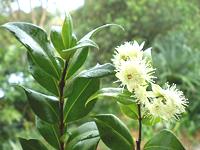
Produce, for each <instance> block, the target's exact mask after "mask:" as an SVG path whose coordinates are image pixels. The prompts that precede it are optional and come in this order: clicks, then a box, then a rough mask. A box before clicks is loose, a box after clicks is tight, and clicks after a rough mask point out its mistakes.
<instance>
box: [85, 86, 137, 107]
mask: <svg viewBox="0 0 200 150" xmlns="http://www.w3.org/2000/svg"><path fill="white" fill-rule="evenodd" d="M131 96H132V94H131V93H130V92H129V91H128V90H126V89H123V88H102V89H100V90H98V91H97V92H96V93H94V94H93V95H91V96H90V97H89V99H88V100H87V102H86V105H87V104H89V103H90V102H92V101H93V100H98V99H97V98H108V99H109V100H115V101H117V102H119V103H121V104H124V105H129V104H133V103H135V100H134V98H133V97H131ZM102 100H103V99H102Z"/></svg>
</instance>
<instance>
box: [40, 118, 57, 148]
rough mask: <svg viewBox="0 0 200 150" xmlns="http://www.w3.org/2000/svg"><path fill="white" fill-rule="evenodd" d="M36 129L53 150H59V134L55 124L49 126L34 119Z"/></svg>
mask: <svg viewBox="0 0 200 150" xmlns="http://www.w3.org/2000/svg"><path fill="white" fill-rule="evenodd" d="M36 127H37V130H38V131H39V133H40V134H41V135H42V137H43V138H44V139H45V140H46V141H47V142H48V143H49V144H50V145H51V146H53V147H54V148H56V149H60V143H59V139H60V135H59V134H60V133H59V127H58V125H57V124H49V123H47V122H45V121H43V120H41V119H39V118H38V117H36Z"/></svg>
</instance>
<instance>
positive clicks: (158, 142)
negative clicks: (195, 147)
mask: <svg viewBox="0 0 200 150" xmlns="http://www.w3.org/2000/svg"><path fill="white" fill-rule="evenodd" d="M144 150H185V148H184V147H183V145H182V143H181V142H180V141H179V140H178V138H177V137H176V136H175V135H174V134H173V133H172V132H171V131H169V130H162V131H160V132H159V133H158V134H156V135H155V136H153V137H152V138H151V139H150V140H149V141H148V142H147V143H146V144H145V145H144Z"/></svg>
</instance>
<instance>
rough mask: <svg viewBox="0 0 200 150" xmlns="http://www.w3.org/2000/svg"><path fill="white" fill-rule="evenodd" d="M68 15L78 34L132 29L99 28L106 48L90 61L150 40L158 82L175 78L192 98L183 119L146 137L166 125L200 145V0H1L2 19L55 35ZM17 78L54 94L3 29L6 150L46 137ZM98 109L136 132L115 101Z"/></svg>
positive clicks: (0, 89)
mask: <svg viewBox="0 0 200 150" xmlns="http://www.w3.org/2000/svg"><path fill="white" fill-rule="evenodd" d="M65 12H70V13H71V15H72V17H73V22H74V28H75V31H76V33H77V35H78V37H79V38H80V37H81V36H83V35H84V34H85V33H87V32H88V31H90V30H91V29H93V28H95V27H97V26H100V25H103V24H106V23H117V24H120V25H122V26H123V27H124V28H125V32H122V31H118V30H116V29H107V30H104V31H102V32H100V33H99V34H98V35H97V36H96V38H95V41H96V42H97V43H98V44H99V46H100V51H91V53H90V55H89V59H88V61H87V63H86V66H92V65H95V64H96V63H97V62H98V63H105V62H110V59H111V58H112V54H113V51H114V48H115V47H116V46H118V45H120V44H122V43H123V42H124V41H132V40H137V41H139V42H142V41H145V42H146V44H145V47H153V49H152V55H153V61H154V66H155V67H156V68H157V70H156V74H157V76H158V79H157V82H158V83H159V84H161V85H162V84H164V83H165V82H166V81H168V82H169V83H176V84H177V86H178V88H180V89H181V90H182V91H184V93H185V95H186V97H187V98H188V99H189V107H188V109H187V113H186V114H184V115H183V117H182V118H181V119H180V120H179V121H178V122H176V123H170V124H164V123H160V124H158V125H156V126H154V127H153V129H151V127H148V126H147V127H146V126H145V127H144V135H143V137H144V141H145V140H148V138H149V137H150V136H152V134H153V133H154V131H155V130H159V129H161V128H164V127H167V128H170V129H171V130H173V131H175V133H176V135H177V136H178V137H179V138H180V139H181V141H182V142H183V144H184V145H185V147H186V148H187V150H200V1H199V0H190V1H188V0H167V1H161V0H98V1H97V0H0V24H3V23H6V22H8V21H26V22H30V23H34V24H37V25H39V26H41V27H42V28H44V29H45V30H46V31H47V32H48V33H49V31H50V27H51V26H53V25H59V24H62V20H63V18H64V16H65ZM104 80H105V81H108V80H109V82H105V81H104V82H103V85H102V86H104V87H106V86H117V85H116V84H112V83H113V81H114V80H115V79H112V78H110V79H104ZM16 83H20V84H23V85H25V86H27V87H31V88H33V89H35V90H41V91H43V92H44V93H46V92H47V91H45V90H44V89H43V88H42V87H40V86H39V85H38V84H37V83H35V82H34V79H33V78H32V77H31V76H30V75H29V73H28V68H27V61H26V53H25V49H24V47H23V46H22V45H20V44H19V43H18V42H17V41H16V40H15V39H14V38H13V37H12V36H11V35H10V34H9V33H8V32H7V31H5V30H2V29H0V150H18V149H20V148H19V146H18V141H17V137H19V136H23V137H26V136H27V137H30V136H31V137H38V136H39V134H38V133H37V131H36V129H35V127H34V115H33V113H32V112H31V110H30V107H29V105H28V103H27V100H26V96H25V95H24V93H23V92H22V91H21V90H19V89H17V88H16V87H14V86H13V84H16ZM106 83H110V84H106ZM93 113H113V114H115V115H117V116H118V117H120V118H121V119H123V120H125V121H126V123H127V125H128V126H129V127H130V128H131V129H132V128H133V129H134V128H135V127H136V128H137V123H135V122H134V121H132V120H130V119H128V118H126V117H124V116H123V115H122V113H121V112H120V109H119V107H118V106H117V105H116V103H114V102H112V101H106V100H103V101H99V102H97V104H96V106H95V109H94V111H93ZM133 129H132V133H133V134H135V131H134V130H133ZM106 149H107V148H105V147H104V146H101V147H100V148H99V150H106Z"/></svg>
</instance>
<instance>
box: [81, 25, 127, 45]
mask: <svg viewBox="0 0 200 150" xmlns="http://www.w3.org/2000/svg"><path fill="white" fill-rule="evenodd" d="M111 26H113V27H118V28H120V29H122V30H124V28H123V27H122V26H120V25H118V24H105V25H102V26H100V27H97V28H96V29H94V30H92V31H90V32H89V33H87V34H86V35H85V36H84V37H83V38H82V39H81V40H80V42H82V41H85V40H87V39H90V38H92V36H93V35H94V34H96V33H97V32H99V31H101V30H102V29H104V28H107V27H111Z"/></svg>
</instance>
